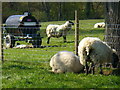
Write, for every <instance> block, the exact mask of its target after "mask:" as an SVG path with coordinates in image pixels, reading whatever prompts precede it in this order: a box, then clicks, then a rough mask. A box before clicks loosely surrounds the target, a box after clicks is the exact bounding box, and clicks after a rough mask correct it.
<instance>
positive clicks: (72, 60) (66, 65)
mask: <svg viewBox="0 0 120 90" xmlns="http://www.w3.org/2000/svg"><path fill="white" fill-rule="evenodd" d="M50 67H52V70H50V71H51V72H54V73H65V72H74V73H79V72H80V71H81V70H82V69H83V65H81V64H80V61H79V57H78V56H77V55H75V54H74V53H73V52H70V51H60V52H58V53H56V54H55V55H54V56H53V57H52V58H51V60H50Z"/></svg>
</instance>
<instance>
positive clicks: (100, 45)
mask: <svg viewBox="0 0 120 90" xmlns="http://www.w3.org/2000/svg"><path fill="white" fill-rule="evenodd" d="M78 55H79V56H80V63H81V64H82V65H83V66H85V69H86V74H88V69H89V67H88V65H87V62H92V70H93V72H92V73H93V74H94V67H95V65H100V73H101V74H102V64H105V63H111V64H112V66H113V67H114V68H115V67H117V64H118V62H119V59H118V55H117V53H116V51H115V50H113V49H111V48H110V46H108V45H107V44H106V43H105V42H103V41H101V40H100V39H99V38H96V37H86V38H84V39H82V40H81V42H80V43H79V46H78Z"/></svg>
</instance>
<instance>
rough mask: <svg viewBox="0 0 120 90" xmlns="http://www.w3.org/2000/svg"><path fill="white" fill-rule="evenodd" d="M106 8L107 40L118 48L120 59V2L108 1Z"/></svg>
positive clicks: (113, 46)
mask: <svg viewBox="0 0 120 90" xmlns="http://www.w3.org/2000/svg"><path fill="white" fill-rule="evenodd" d="M105 8H106V10H105V15H106V16H105V20H106V31H105V34H106V35H105V41H106V42H107V43H108V44H109V45H110V46H111V47H112V48H114V49H116V51H117V54H118V55H119V59H120V2H107V3H105Z"/></svg>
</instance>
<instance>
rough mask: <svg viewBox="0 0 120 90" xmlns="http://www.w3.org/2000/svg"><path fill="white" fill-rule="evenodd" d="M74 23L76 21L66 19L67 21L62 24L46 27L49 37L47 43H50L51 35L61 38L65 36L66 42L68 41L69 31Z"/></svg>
mask: <svg viewBox="0 0 120 90" xmlns="http://www.w3.org/2000/svg"><path fill="white" fill-rule="evenodd" d="M72 25H74V23H73V22H71V21H66V23H65V24H62V25H54V24H50V25H48V26H47V28H46V34H47V37H48V40H47V44H49V41H50V38H51V37H56V38H59V37H62V36H63V39H64V42H66V35H67V31H69V30H70V29H71V28H72Z"/></svg>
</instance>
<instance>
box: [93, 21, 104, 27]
mask: <svg viewBox="0 0 120 90" xmlns="http://www.w3.org/2000/svg"><path fill="white" fill-rule="evenodd" d="M94 28H105V23H104V22H100V23H96V24H95V25H94Z"/></svg>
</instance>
